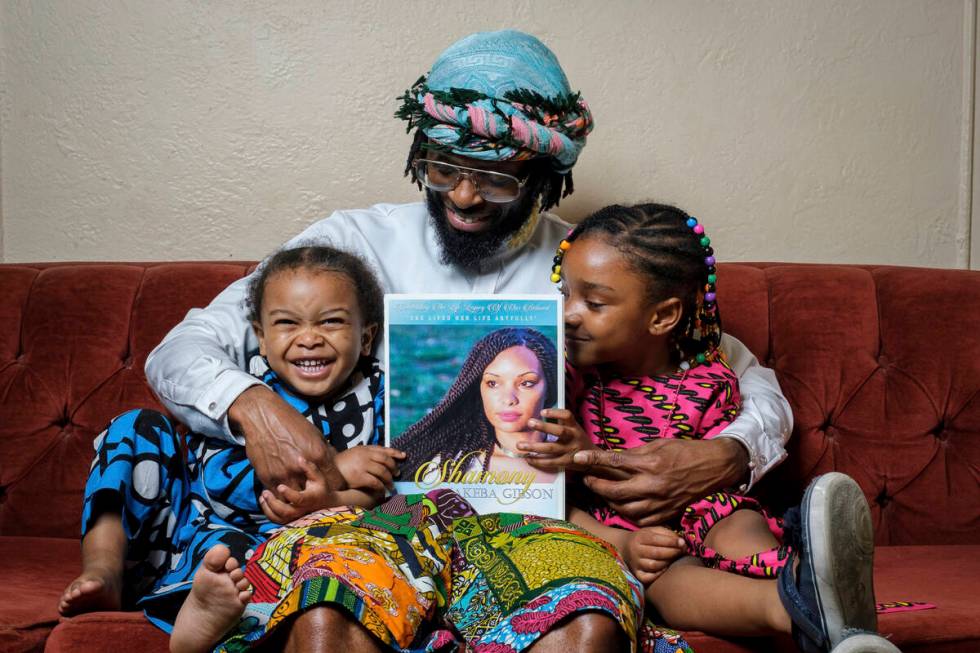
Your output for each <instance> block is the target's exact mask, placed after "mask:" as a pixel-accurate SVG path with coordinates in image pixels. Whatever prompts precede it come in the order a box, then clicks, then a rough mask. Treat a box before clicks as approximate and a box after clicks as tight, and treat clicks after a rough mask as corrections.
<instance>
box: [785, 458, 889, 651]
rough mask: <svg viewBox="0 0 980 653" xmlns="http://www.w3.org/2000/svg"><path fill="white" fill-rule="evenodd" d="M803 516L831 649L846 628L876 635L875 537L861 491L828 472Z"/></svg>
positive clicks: (809, 493) (816, 486) (809, 491)
mask: <svg viewBox="0 0 980 653" xmlns="http://www.w3.org/2000/svg"><path fill="white" fill-rule="evenodd" d="M802 512H803V519H804V530H805V536H806V542H807V545H808V547H809V551H810V556H809V563H810V565H811V569H810V572H811V578H813V579H814V583H815V584H816V598H817V605H818V607H819V609H820V618H821V620H822V621H823V627H824V632H826V633H827V636H828V637H829V638H830V648H833V647H835V646H837V645H838V644H839V643H840V642H841V641H843V640H844V639H845V633H844V630H845V628H848V629H858V630H865V631H872V632H876V631H877V630H878V617H877V614H876V613H875V598H874V580H873V567H872V565H873V560H874V534H873V532H872V528H871V511H870V510H869V509H868V503H867V501H866V500H865V498H864V493H863V492H861V488H860V487H858V484H857V483H855V482H854V480H853V479H852V478H851V477H849V476H847V475H845V474H841V473H838V472H831V473H829V474H824V475H823V476H821V477H820V478H818V479H817V480H816V481H814V483H813V484H812V485H811V486H810V487H809V488H808V489H807V492H806V495H805V496H804V497H803V511H802ZM885 641H886V642H887V640H885ZM856 650H859V649H856Z"/></svg>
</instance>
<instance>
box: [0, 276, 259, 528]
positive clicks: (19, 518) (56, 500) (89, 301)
mask: <svg viewBox="0 0 980 653" xmlns="http://www.w3.org/2000/svg"><path fill="white" fill-rule="evenodd" d="M248 269H249V266H248V265H247V264H234V263H226V264H225V263H173V264H146V265H141V264H126V263H118V264H61V265H37V266H30V265H24V266H14V265H7V266H0V297H4V300H5V301H4V302H3V303H2V306H0V534H2V535H31V536H38V535H40V536H49V537H68V538H73V537H76V536H77V533H78V531H79V520H80V515H81V505H82V503H81V499H82V489H83V488H84V486H85V478H86V476H87V474H88V468H89V465H90V463H91V460H92V456H93V451H92V440H93V439H94V437H95V436H96V435H97V434H98V433H99V432H100V431H101V430H102V429H103V428H105V426H106V424H108V422H109V420H110V419H111V418H112V417H114V416H116V415H118V414H119V413H122V412H123V411H125V410H129V409H132V408H143V407H151V408H160V405H159V403H158V402H157V401H156V399H155V398H154V396H153V393H152V392H150V389H149V388H148V387H147V385H146V380H145V378H144V376H143V365H144V363H145V362H146V357H147V355H148V354H149V352H150V350H151V349H152V348H153V347H154V346H155V345H156V344H157V343H158V342H159V341H160V340H161V339H162V338H163V336H164V335H165V334H166V333H167V331H168V330H169V329H170V328H171V327H172V326H173V325H174V324H176V323H177V322H179V321H180V320H181V318H182V317H183V316H184V314H185V313H186V312H187V310H188V309H189V308H191V307H194V306H203V305H205V304H207V303H208V302H209V301H210V300H211V299H212V298H213V297H214V296H215V295H216V294H217V293H218V292H220V291H221V290H222V289H223V288H224V287H225V286H227V285H228V284H230V283H231V282H232V281H234V280H236V279H238V278H239V277H241V276H243V275H244V274H245V273H246V272H247V271H248ZM8 298H9V299H8Z"/></svg>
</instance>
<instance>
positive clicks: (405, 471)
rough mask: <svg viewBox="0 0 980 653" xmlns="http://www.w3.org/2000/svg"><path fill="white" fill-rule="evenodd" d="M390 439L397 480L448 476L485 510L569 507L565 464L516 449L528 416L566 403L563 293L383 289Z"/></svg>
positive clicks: (530, 435)
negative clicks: (538, 460) (400, 454)
mask: <svg viewBox="0 0 980 653" xmlns="http://www.w3.org/2000/svg"><path fill="white" fill-rule="evenodd" d="M384 335H385V342H386V343H387V350H386V360H385V361H384V362H385V370H386V371H387V380H386V384H385V393H386V396H385V400H386V401H385V424H386V425H387V429H386V434H387V435H386V439H387V442H388V446H391V447H395V448H397V449H401V450H402V451H405V452H406V453H407V454H408V457H407V459H406V460H405V461H403V462H402V464H401V465H400V466H399V467H400V472H401V473H400V475H399V478H398V479H397V480H396V482H395V490H396V491H397V492H399V493H403V494H417V493H423V492H428V491H430V490H434V489H437V488H448V489H451V490H454V491H455V492H457V493H458V494H459V495H460V496H461V497H463V498H464V499H466V500H467V501H468V502H469V503H470V504H471V505H472V506H473V508H474V509H475V510H476V511H477V512H479V513H481V514H485V513H492V512H514V513H523V514H531V515H539V516H542V517H554V518H561V519H563V518H564V517H565V478H564V472H558V473H550V472H545V471H542V470H539V469H536V468H535V467H533V466H531V465H530V464H529V463H528V458H527V455H526V454H524V453H522V452H520V451H518V449H517V448H516V447H517V443H518V442H520V441H521V440H525V441H527V440H536V441H545V440H547V439H548V436H547V434H545V433H542V432H539V431H533V430H530V429H529V428H528V427H527V420H528V419H530V418H532V417H534V418H538V419H540V413H541V410H542V409H543V408H553V407H562V406H564V405H565V378H564V371H565V370H564V357H563V356H560V355H559V352H561V351H563V349H562V345H563V334H562V307H561V296H560V295H386V296H385V334H384Z"/></svg>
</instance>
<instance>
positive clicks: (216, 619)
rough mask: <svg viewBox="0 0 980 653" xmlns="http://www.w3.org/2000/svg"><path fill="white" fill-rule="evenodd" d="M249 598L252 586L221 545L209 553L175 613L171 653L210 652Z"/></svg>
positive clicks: (232, 624)
mask: <svg viewBox="0 0 980 653" xmlns="http://www.w3.org/2000/svg"><path fill="white" fill-rule="evenodd" d="M251 596H252V586H251V584H250V583H249V582H248V580H247V579H246V578H245V573H244V572H243V571H242V569H241V567H240V566H239V564H238V561H237V560H236V559H235V558H233V557H231V550H230V549H228V547H226V546H224V545H222V544H219V545H217V546H215V547H213V548H212V549H210V550H209V551H208V552H207V554H206V555H205V556H204V562H202V563H201V566H200V567H198V569H197V572H195V573H194V583H193V584H192V585H191V591H190V594H188V595H187V599H186V600H185V601H184V605H183V606H181V608H180V612H179V613H177V620H176V621H175V622H174V630H173V633H172V634H171V635H170V650H171V652H172V653H199V652H200V653H205V652H206V651H210V650H211V649H212V648H214V646H215V644H217V643H218V642H219V641H220V640H221V637H222V636H223V635H224V634H225V633H226V632H228V630H229V629H230V628H231V627H232V626H234V625H235V623H236V622H237V621H238V619H239V617H241V616H242V612H244V611H245V606H246V605H248V600H249V599H250V598H251Z"/></svg>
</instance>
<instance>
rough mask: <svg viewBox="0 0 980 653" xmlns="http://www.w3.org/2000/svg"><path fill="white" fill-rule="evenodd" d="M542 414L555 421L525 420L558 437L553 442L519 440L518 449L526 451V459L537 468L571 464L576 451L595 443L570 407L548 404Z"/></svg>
mask: <svg viewBox="0 0 980 653" xmlns="http://www.w3.org/2000/svg"><path fill="white" fill-rule="evenodd" d="M541 417H544V418H549V419H554V420H557V423H556V424H553V423H551V422H545V421H544V420H540V419H531V420H528V423H527V425H528V426H529V427H530V428H532V429H534V430H535V431H540V432H541V433H547V434H549V435H551V436H554V437H555V438H557V440H554V441H552V442H519V443H518V444H517V449H518V450H519V451H522V452H524V453H527V454H529V456H528V458H526V460H527V462H528V463H529V464H531V465H533V466H535V467H537V468H538V469H542V470H545V471H549V472H550V471H558V470H560V469H564V468H566V467H572V468H574V467H575V465H574V463H573V462H572V456H574V455H575V452H577V451H584V450H586V449H592V448H594V447H595V445H594V444H592V440H590V439H589V436H588V435H587V434H586V433H585V431H584V430H583V429H582V427H581V426H579V423H578V422H577V421H576V420H575V417H574V416H573V415H572V411H570V410H565V409H562V408H549V409H546V410H542V411H541Z"/></svg>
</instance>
